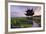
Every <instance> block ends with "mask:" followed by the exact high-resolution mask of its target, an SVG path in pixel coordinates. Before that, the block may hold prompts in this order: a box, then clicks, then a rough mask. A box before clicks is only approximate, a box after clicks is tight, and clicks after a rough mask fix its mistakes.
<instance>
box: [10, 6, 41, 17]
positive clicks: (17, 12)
mask: <svg viewBox="0 0 46 34" xmlns="http://www.w3.org/2000/svg"><path fill="white" fill-rule="evenodd" d="M32 8H33V11H34V15H33V16H36V15H41V11H40V10H41V7H40V6H17V5H11V6H10V13H11V17H26V15H25V13H26V12H25V11H27V9H32Z"/></svg>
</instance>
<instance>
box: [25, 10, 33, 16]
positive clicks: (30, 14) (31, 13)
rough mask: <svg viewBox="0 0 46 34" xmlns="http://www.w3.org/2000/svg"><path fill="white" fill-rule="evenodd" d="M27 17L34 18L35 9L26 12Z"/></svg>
mask: <svg viewBox="0 0 46 34" xmlns="http://www.w3.org/2000/svg"><path fill="white" fill-rule="evenodd" d="M25 15H26V16H33V15H34V11H33V9H31V10H30V9H28V10H27V11H26V14H25Z"/></svg>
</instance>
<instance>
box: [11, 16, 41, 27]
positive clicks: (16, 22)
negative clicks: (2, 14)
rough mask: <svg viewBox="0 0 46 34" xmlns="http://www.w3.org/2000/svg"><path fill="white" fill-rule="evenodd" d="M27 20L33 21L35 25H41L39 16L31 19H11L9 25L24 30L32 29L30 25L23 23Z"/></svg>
mask: <svg viewBox="0 0 46 34" xmlns="http://www.w3.org/2000/svg"><path fill="white" fill-rule="evenodd" d="M27 20H32V21H33V20H34V21H35V22H36V23H41V17H40V16H34V17H32V18H28V17H16V18H15V17H11V24H12V25H13V26H19V27H21V28H26V27H32V24H27V23H24V22H26V21H27Z"/></svg>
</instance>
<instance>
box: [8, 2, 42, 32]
mask: <svg viewBox="0 0 46 34" xmlns="http://www.w3.org/2000/svg"><path fill="white" fill-rule="evenodd" d="M10 5H22V6H41V26H42V27H39V28H38V27H37V28H33V27H32V28H20V29H11V25H10V24H11V21H10V20H11V19H10ZM34 30H43V5H42V4H26V3H23V4H22V3H11V2H9V3H8V32H17V31H34Z"/></svg>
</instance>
